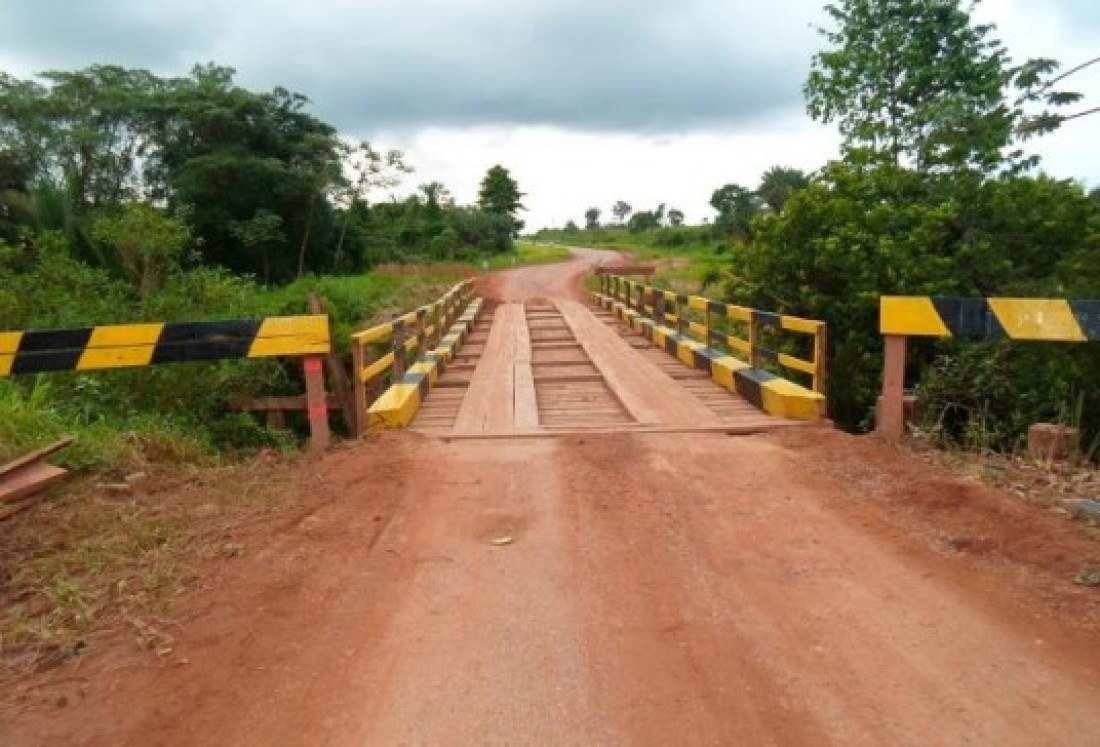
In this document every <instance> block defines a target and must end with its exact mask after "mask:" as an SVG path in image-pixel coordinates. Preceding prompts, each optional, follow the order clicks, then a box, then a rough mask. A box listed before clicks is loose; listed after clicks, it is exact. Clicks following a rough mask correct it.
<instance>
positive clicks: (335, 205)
mask: <svg viewBox="0 0 1100 747" xmlns="http://www.w3.org/2000/svg"><path fill="white" fill-rule="evenodd" d="M233 78H234V71H233V70H232V69H230V68H226V67H219V66H216V65H213V64H209V65H201V66H196V67H195V68H194V69H193V70H192V71H191V73H190V74H189V75H187V76H185V77H180V78H162V77H158V76H155V75H153V74H151V73H149V72H147V71H144V70H133V69H127V68H122V67H117V66H110V65H95V66H92V67H89V68H87V69H84V70H78V71H72V72H67V71H52V72H47V73H43V74H41V75H40V76H38V79H37V80H19V79H16V78H14V77H12V76H10V75H7V74H4V73H0V330H21V329H49V328H62V327H84V326H89V325H94V324H109V323H119V322H129V321H182V320H201V319H218V318H234V317H258V316H264V315H271V314H288V313H303V312H307V311H308V305H307V303H308V296H309V294H310V293H317V294H318V295H320V296H322V297H323V298H324V299H325V300H326V301H327V303H328V305H329V310H330V312H331V316H332V320H333V326H334V334H335V339H336V345H337V349H338V350H340V351H342V350H344V349H345V348H346V344H347V338H348V335H349V333H350V332H351V330H352V329H354V328H356V327H358V326H361V325H364V324H369V323H371V322H372V321H375V320H379V319H381V318H383V317H385V316H386V315H388V314H390V313H395V312H398V311H404V310H407V309H409V308H411V307H413V306H415V305H418V304H421V303H424V302H427V301H429V300H433V299H434V298H435V297H437V296H438V295H439V294H440V293H442V292H443V291H444V290H445V289H446V288H447V287H449V286H450V285H452V284H453V283H454V282H456V281H457V280H458V279H459V278H460V277H465V276H468V275H470V274H471V273H472V272H473V271H474V268H475V267H477V266H481V265H485V264H488V265H489V266H493V267H497V266H510V265H511V264H514V263H523V262H534V261H538V262H544V261H553V260H554V259H556V258H559V257H561V256H562V255H561V254H560V253H555V252H554V251H551V250H548V249H546V248H542V247H539V248H535V247H529V246H527V247H522V248H521V251H519V252H516V251H514V244H513V237H514V235H515V234H516V233H517V232H518V230H519V229H520V228H521V227H522V225H523V223H522V221H520V220H519V219H518V218H517V214H518V212H519V211H520V210H522V209H523V206H522V204H520V199H521V198H522V196H523V195H522V193H521V192H520V191H519V187H518V185H517V184H516V182H515V180H513V179H512V178H511V176H510V175H509V173H508V170H507V169H505V168H504V167H502V166H499V165H497V166H494V167H493V168H492V169H490V170H489V171H488V173H487V174H486V176H485V180H484V182H483V184H482V191H481V195H480V199H479V204H478V205H477V206H463V205H456V204H455V202H454V200H453V199H452V198H451V196H450V195H449V193H448V192H447V189H446V187H445V186H444V185H442V184H439V183H438V182H432V183H429V184H424V185H422V186H421V187H420V188H419V190H418V191H417V192H416V193H415V194H413V195H411V196H409V197H407V198H405V199H403V200H396V199H387V200H381V199H375V198H376V196H377V193H378V192H379V191H381V190H384V189H388V188H391V187H394V186H396V185H397V184H398V183H399V182H400V181H401V180H402V179H403V178H405V177H406V176H407V175H408V174H409V173H410V172H411V171H412V169H411V167H410V166H409V165H408V164H407V163H406V161H405V157H404V154H402V153H401V152H400V151H395V150H390V151H385V152H383V151H379V150H376V149H375V148H374V147H373V146H371V145H370V144H369V143H358V144H349V143H348V142H346V141H344V140H343V139H341V138H340V137H338V135H337V133H336V130H335V129H334V128H333V127H332V126H330V125H328V124H327V123H325V122H322V121H321V120H319V119H318V118H316V117H315V116H313V115H312V114H310V113H309V112H308V111H307V105H308V100H307V99H306V98H305V97H304V96H302V95H300V94H297V93H292V92H290V91H287V90H286V89H283V88H275V89H273V90H271V91H268V92H254V91H249V90H246V89H244V88H241V87H240V86H237V85H236V84H235V83H234V80H233ZM39 81H41V82H39ZM298 376H299V374H298V372H297V371H295V370H294V368H293V367H292V366H291V367H288V366H284V365H281V364H280V363H278V362H276V361H230V362H223V363H216V364H194V365H183V366H162V367H151V368H146V369H141V370H127V371H107V372H96V373H90V374H75V373H59V374H53V375H48V376H45V375H44V376H39V377H34V378H22V377H21V378H16V379H2V380H0V459H3V458H6V457H8V456H11V455H13V454H15V453H18V452H20V451H22V450H25V449H28V448H33V447H35V446H37V445H39V444H40V443H42V442H44V441H48V440H50V439H52V438H54V437H56V436H58V435H60V434H62V433H74V434H76V435H77V436H78V443H77V445H76V446H75V447H73V448H71V449H69V450H67V451H66V452H65V453H64V454H63V455H62V457H61V459H62V460H63V461H64V462H65V463H67V464H68V465H70V466H73V467H104V466H124V465H135V464H138V463H140V462H141V461H142V460H143V459H146V458H151V457H155V456H156V455H163V456H170V457H172V458H173V459H178V460H189V461H194V460H205V459H217V458H220V457H221V456H223V455H225V454H227V453H231V452H233V451H236V450H239V449H254V448H257V447H261V446H273V447H280V448H282V447H286V446H287V445H289V444H292V443H293V442H294V435H295V434H294V433H288V432H281V433H276V432H271V431H269V430H268V429H267V428H265V427H263V426H261V425H260V424H259V423H258V422H257V421H255V419H254V418H252V417H251V416H248V415H243V414H235V413H231V412H229V411H227V409H226V403H227V402H228V401H230V400H232V399H235V398H237V397H243V396H250V395H257V394H285V393H299V392H300V391H301V382H300V381H299V380H298ZM301 426H302V423H298V422H296V421H293V419H292V422H291V427H292V429H294V430H295V431H296V432H297V433H301V432H302V427H301Z"/></svg>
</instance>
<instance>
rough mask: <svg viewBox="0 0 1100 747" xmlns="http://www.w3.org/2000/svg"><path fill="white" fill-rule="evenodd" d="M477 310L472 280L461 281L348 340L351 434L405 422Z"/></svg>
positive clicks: (444, 363) (453, 350)
mask: <svg viewBox="0 0 1100 747" xmlns="http://www.w3.org/2000/svg"><path fill="white" fill-rule="evenodd" d="M479 309H480V300H478V299H473V283H472V281H470V280H463V281H462V282H460V283H458V284H456V285H455V286H454V287H453V288H451V289H450V290H449V291H447V292H446V293H445V294H444V295H443V296H441V297H440V298H439V299H438V300H437V301H435V302H434V303H431V304H426V305H424V306H421V307H419V308H417V309H414V310H412V311H410V312H408V313H406V314H402V315H401V316H398V317H396V318H394V319H393V320H392V321H389V322H384V323H382V324H379V325H376V326H374V327H371V328H369V329H365V330H363V331H361V332H356V333H355V334H353V335H352V336H351V357H352V375H353V379H354V380H353V382H352V384H353V391H354V400H355V401H354V408H355V417H354V422H353V423H352V431H353V433H354V435H356V436H358V435H362V433H363V432H364V431H365V430H366V428H367V426H368V425H369V424H370V423H371V422H372V421H373V422H375V424H379V425H406V424H407V423H408V420H409V419H411V417H412V414H415V412H416V409H417V407H419V401H420V399H421V398H422V397H423V396H426V394H427V392H426V388H427V387H428V386H430V384H431V383H433V382H434V381H435V379H436V377H437V376H438V370H439V369H440V368H441V367H443V366H445V365H446V364H447V363H448V362H449V361H450V360H452V359H453V357H454V354H455V352H456V351H457V349H458V346H459V345H461V343H462V340H463V339H464V338H465V336H466V334H467V333H468V332H469V330H470V329H472V327H473V321H474V319H475V318H476V316H477V312H478V310H479ZM410 362H411V365H410ZM387 384H388V385H389V389H387V390H385V391H384V392H383V389H384V387H385V386H386V385H387ZM413 384H415V385H416V386H415V387H412V385H413ZM410 387H412V388H410ZM413 388H414V389H416V391H417V392H418V394H417V396H416V397H415V398H414V397H412V394H411V393H412V389H413ZM414 399H415V402H414V401H413V400H414ZM380 403H381V404H380ZM394 408H397V409H396V410H395V409H394ZM410 408H411V411H410Z"/></svg>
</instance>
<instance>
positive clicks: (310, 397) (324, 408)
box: [302, 355, 329, 451]
mask: <svg viewBox="0 0 1100 747" xmlns="http://www.w3.org/2000/svg"><path fill="white" fill-rule="evenodd" d="M321 360H322V359H321V358H320V357H319V356H312V355H311V356H309V357H308V358H306V359H304V360H303V361H302V369H303V370H304V372H305V380H306V412H307V413H308V414H309V433H310V440H309V445H310V448H311V449H313V450H314V451H324V450H325V449H327V448H328V446H329V432H328V397H327V396H326V394H325V374H324V372H323V369H322V363H321Z"/></svg>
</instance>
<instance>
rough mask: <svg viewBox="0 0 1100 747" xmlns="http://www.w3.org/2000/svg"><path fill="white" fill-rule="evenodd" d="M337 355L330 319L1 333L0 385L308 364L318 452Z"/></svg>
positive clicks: (324, 440)
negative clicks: (57, 374) (203, 365)
mask: <svg viewBox="0 0 1100 747" xmlns="http://www.w3.org/2000/svg"><path fill="white" fill-rule="evenodd" d="M331 349H332V337H331V334H330V332H329V320H328V316H326V315H324V314H311V315H302V316H271V317H265V318H262V319H226V320H220V321H212V322H170V323H166V322H151V323H144V324H110V325H102V326H96V327H81V328H78V329H52V330H29V331H24V332H0V377H5V376H18V375H21V374H32V373H43V372H48V371H95V370H101V369H110V368H135V367H140V366H157V365H161V364H164V363H186V362H191V361H217V360H227V359H233V358H274V357H287V358H302V359H303V372H304V378H305V384H306V405H307V415H308V418H309V427H310V433H311V434H312V438H311V445H312V447H313V448H315V449H324V448H325V447H327V446H328V443H329V429H328V405H327V401H326V395H325V384H324V376H323V374H322V371H321V360H322V358H321V356H325V355H328V354H329V352H330V351H331Z"/></svg>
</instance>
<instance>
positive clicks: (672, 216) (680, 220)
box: [668, 208, 684, 227]
mask: <svg viewBox="0 0 1100 747" xmlns="http://www.w3.org/2000/svg"><path fill="white" fill-rule="evenodd" d="M668 224H669V225H670V226H673V227H676V226H682V225H683V224H684V211H683V210H680V209H679V208H670V209H669V211H668Z"/></svg>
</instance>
